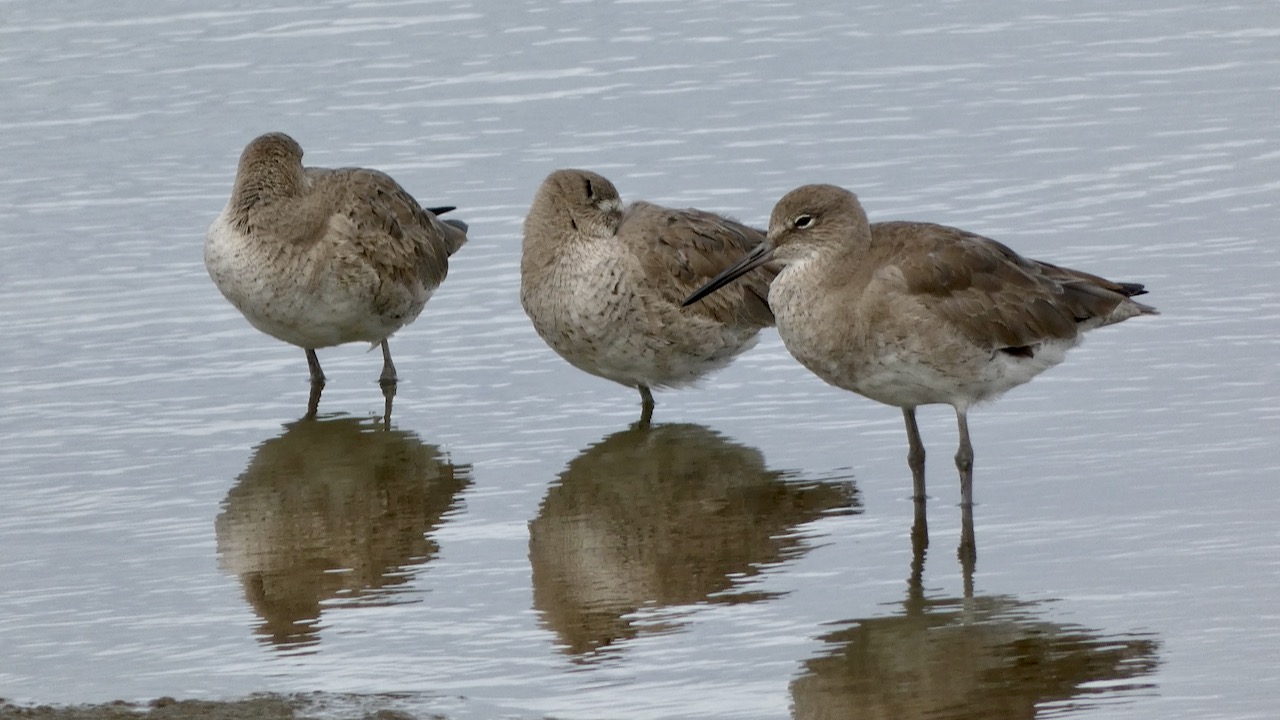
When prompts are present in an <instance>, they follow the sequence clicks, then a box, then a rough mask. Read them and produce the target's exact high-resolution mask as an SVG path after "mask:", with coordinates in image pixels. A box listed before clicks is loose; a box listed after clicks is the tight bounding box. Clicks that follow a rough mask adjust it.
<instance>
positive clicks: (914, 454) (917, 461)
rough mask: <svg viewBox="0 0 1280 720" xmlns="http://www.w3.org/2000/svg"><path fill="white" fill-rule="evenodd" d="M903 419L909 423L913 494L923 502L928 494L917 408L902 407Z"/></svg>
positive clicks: (909, 457)
mask: <svg viewBox="0 0 1280 720" xmlns="http://www.w3.org/2000/svg"><path fill="white" fill-rule="evenodd" d="M902 419H903V420H904V421H906V424H907V466H908V467H910V468H911V489H912V496H913V499H914V500H915V501H916V502H918V503H922V502H924V501H925V500H927V499H928V496H927V495H925V492H924V443H922V442H920V428H919V427H918V426H916V409H915V408H913V407H904V408H902Z"/></svg>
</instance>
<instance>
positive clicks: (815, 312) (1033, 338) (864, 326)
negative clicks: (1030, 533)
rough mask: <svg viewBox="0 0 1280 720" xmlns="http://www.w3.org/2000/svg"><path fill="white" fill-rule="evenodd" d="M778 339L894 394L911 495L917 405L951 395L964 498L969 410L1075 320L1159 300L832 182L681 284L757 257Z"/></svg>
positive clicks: (920, 453) (883, 398)
mask: <svg viewBox="0 0 1280 720" xmlns="http://www.w3.org/2000/svg"><path fill="white" fill-rule="evenodd" d="M770 261H772V262H776V263H781V264H783V265H784V267H783V268H782V270H781V271H780V272H779V274H778V276H777V277H776V278H775V279H774V280H773V283H772V284H771V286H770V289H769V307H770V308H772V310H773V314H774V317H775V318H776V320H777V327H778V334H779V335H780V336H781V337H782V342H783V344H785V345H786V347H787V350H788V351H789V352H790V353H791V355H792V356H794V357H795V358H796V360H798V361H800V364H802V365H804V366H805V367H806V368H808V369H809V370H810V371H812V372H813V373H814V374H816V375H817V376H818V377H820V378H822V379H823V380H825V381H827V382H828V383H830V384H832V385H835V386H836V387H838V388H842V389H844V390H850V391H852V392H855V393H858V394H859V395H862V396H865V397H868V398H870V399H872V400H875V401H877V402H881V403H884V404H886V405H893V406H896V407H899V408H902V415H903V418H904V420H905V421H906V427H907V441H908V444H909V450H908V454H907V462H908V465H909V466H910V468H911V471H912V476H913V481H914V491H915V497H916V499H917V500H920V501H923V500H924V498H925V483H924V461H925V450H924V445H923V444H922V442H921V440H920V431H919V428H918V427H917V426H916V408H917V407H919V406H920V405H928V404H932V403H945V404H947V405H951V406H952V407H953V408H955V412H956V422H957V424H958V425H959V434H960V447H959V450H958V451H957V452H956V455H955V462H956V468H957V470H958V471H959V473H960V494H961V503H962V504H963V505H964V506H966V507H967V506H970V505H972V503H973V445H972V442H971V441H970V438H969V423H968V412H969V408H970V407H972V406H973V405H974V404H976V403H980V402H983V401H986V400H993V399H995V398H997V397H999V396H1000V395H1001V394H1003V393H1004V392H1006V391H1007V390H1010V389H1011V388H1014V387H1017V386H1018V385H1021V384H1023V383H1025V382H1027V381H1029V380H1031V379H1032V378H1034V377H1035V376H1037V375H1039V374H1040V373H1042V372H1044V371H1045V370H1047V369H1049V368H1051V367H1053V366H1054V365H1057V364H1058V363H1060V362H1062V360H1063V358H1064V357H1065V355H1066V352H1067V350H1069V349H1071V348H1072V347H1074V346H1075V345H1076V344H1078V343H1079V342H1080V340H1081V337H1082V336H1083V335H1084V333H1086V332H1088V331H1089V330H1092V329H1094V328H1097V327H1101V326H1103V325H1111V324H1114V323H1118V322H1121V321H1124V320H1127V319H1129V318H1131V317H1135V316H1137V315H1155V314H1157V313H1156V310H1155V308H1153V307H1151V306H1149V305H1145V304H1143V303H1140V302H1137V301H1135V300H1133V299H1132V298H1133V296H1135V295H1141V294H1142V293H1144V292H1145V290H1144V289H1143V286H1142V285H1139V284H1137V283H1122V282H1112V281H1110V280H1106V279H1104V278H1101V277H1098V276H1096V275H1091V274H1089V273H1085V272H1081V271H1078V270H1071V269H1068V268H1064V267H1059V266H1057V265H1051V264H1049V263H1046V262H1039V261H1036V260H1030V259H1027V258H1024V257H1022V256H1021V255H1019V254H1017V253H1016V252H1014V251H1013V250H1011V249H1009V248H1008V247H1006V246H1005V245H1003V244H1001V243H999V242H996V241H995V240H991V239H989V238H985V237H982V236H980V235H975V234H973V233H969V232H965V231H964V230H958V229H956V228H952V227H947V226H944V225H934V224H931V223H918V222H884V223H876V224H874V225H873V224H870V223H868V221H867V215H866V213H865V212H864V211H863V209H862V205H861V203H859V202H858V198H857V196H855V195H854V194H853V193H851V192H849V191H848V190H845V189H843V188H840V187H836V186H833V185H805V186H803V187H799V188H796V189H795V190H792V191H791V192H789V193H787V194H786V195H785V196H784V197H783V198H782V199H781V200H779V201H778V203H777V205H775V206H774V208H773V212H772V214H771V216H770V218H769V231H768V237H767V239H766V241H765V242H764V243H762V244H761V245H759V246H758V247H756V248H755V249H754V250H753V251H751V252H750V253H748V254H746V255H745V256H744V257H742V258H741V259H740V260H739V261H738V262H737V263H736V264H734V265H733V266H732V267H730V268H728V269H726V270H725V271H724V272H722V273H720V274H719V275H718V276H717V277H716V278H715V279H713V280H711V281H710V282H708V283H707V284H706V285H704V286H703V287H701V288H699V289H698V290H697V291H696V292H694V293H693V294H692V295H690V296H689V297H688V298H687V299H686V300H685V301H684V304H685V305H686V306H687V305H690V304H692V303H695V302H697V301H698V300H700V299H702V298H704V297H706V296H707V295H710V294H711V293H713V292H716V291H717V290H718V289H720V288H723V287H725V286H726V285H728V284H729V283H731V282H733V280H734V279H735V278H737V277H738V276H740V275H742V274H743V273H747V272H750V271H751V270H752V269H753V268H756V267H758V266H760V265H761V264H763V263H766V262H770Z"/></svg>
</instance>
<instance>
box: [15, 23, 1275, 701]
mask: <svg viewBox="0 0 1280 720" xmlns="http://www.w3.org/2000/svg"><path fill="white" fill-rule="evenodd" d="M0 69H2V71H0V98H3V101H0V158H2V159H3V162H0V338H3V341H2V343H3V344H2V346H0V347H2V352H3V356H2V357H0V696H3V697H5V698H8V699H10V700H16V701H18V702H23V703H32V702H41V703H56V704H66V703H81V702H104V701H109V700H113V699H126V700H146V699H149V698H154V697H157V696H161V695H171V696H176V697H184V698H186V697H191V698H226V699H233V698H240V697H244V696H247V695H249V694H251V693H254V692H264V691H265V692H281V693H311V692H317V691H318V692H323V693H335V694H336V693H352V694H354V695H355V696H356V697H366V698H368V699H369V704H370V707H375V706H376V707H380V706H395V707H400V708H402V709H405V710H407V711H409V712H411V713H414V714H423V713H428V712H442V713H445V714H447V715H449V716H450V717H454V718H469V717H475V718H487V717H496V716H502V717H520V718H537V717H543V716H555V717H562V718H599V717H610V718H673V717H698V718H784V717H797V718H826V717H829V718H836V717H841V718H843V717H857V716H881V717H883V716H893V717H923V716H926V715H928V716H930V717H1010V718H1024V717H1033V716H1041V717H1081V718H1085V717H1107V718H1153V719H1154V718H1160V719H1162V720H1163V719H1166V718H1182V717H1185V718H1215V717H1222V718H1270V717H1274V712H1275V711H1274V702H1275V699H1274V698H1275V693H1276V691H1277V689H1280V664H1278V663H1277V661H1276V657H1277V649H1278V648H1280V529H1278V527H1280V526H1277V523H1276V517H1277V515H1278V514H1280V492H1278V491H1277V489H1276V484H1275V481H1276V479H1277V475H1278V471H1280V441H1278V440H1277V437H1278V436H1280V375H1278V373H1277V360H1276V357H1277V355H1278V354H1280V353H1278V351H1280V284H1278V283H1277V280H1276V277H1277V271H1278V270H1280V244H1278V243H1277V240H1276V237H1275V233H1276V227H1277V224H1278V223H1277V221H1278V220H1280V213H1278V212H1277V206H1278V204H1280V202H1278V201H1280V138H1278V137H1277V133H1276V117H1277V110H1280V105H1278V104H1277V98H1278V97H1280V93H1278V91H1280V6H1278V5H1276V4H1275V3H1273V2H1264V1H1262V0H1258V1H1257V2H1246V3H1236V4H1226V5H1224V4H1215V3H1208V4H1206V3H1193V2H1176V1H1174V0H1165V1H1161V2H1096V1H1092V0H1085V1H1076V2H1053V1H1049V0H1037V1H1034V2H1025V3H1015V4H1011V3H1007V2H994V1H985V2H965V3H960V2H946V3H936V2H927V3H900V2H895V3H885V4H865V5H863V6H861V7H858V6H852V5H848V4H847V3H843V2H834V1H827V2H821V3H800V2H788V1H786V0H780V1H777V2H768V1H763V0H761V1H757V0H744V1H741V2H735V1H731V0H718V1H715V2H697V1H696V0H681V1H680V2H663V1H660V0H654V1H634V2H609V3H605V2H562V3H556V4H550V3H520V4H516V3H511V4H506V5H503V6H501V7H500V6H499V5H498V4H492V3H466V2H433V1H427V2H394V3H367V2H333V3H298V4H286V3H265V4H264V3H256V4H255V3H250V4H241V3H229V2H219V1H218V0H211V1H210V2H202V3H189V4H184V3H145V2H140V1H139V0H132V1H130V0H123V1H121V2H113V3H75V4H71V3H49V2H45V3H35V2H8V3H4V4H2V5H0ZM269 130H284V131H287V132H289V133H291V134H292V135H294V137H296V138H297V139H298V140H299V141H300V142H301V143H302V145H303V147H304V148H306V150H307V162H308V163H309V164H314V165H320V166H344V165H364V166H371V167H377V168H380V169H382V170H385V171H387V172H389V173H391V174H392V175H393V176H395V177H396V178H397V179H398V180H399V181H400V182H401V183H402V184H403V185H405V186H406V187H407V188H408V189H410V190H411V191H412V192H414V193H415V194H417V195H418V196H419V197H421V198H422V199H423V200H424V202H427V203H430V204H451V205H457V206H458V208H459V209H458V210H457V213H456V214H457V216H458V217H460V218H463V219H465V220H466V221H467V222H468V223H470V225H471V237H472V240H471V242H470V243H469V244H468V245H467V246H466V247H465V248H464V249H463V250H462V251H461V252H460V253H459V255H457V256H456V257H455V262H454V264H453V267H452V268H451V270H450V275H449V279H448V280H447V282H446V283H445V284H444V285H443V287H442V288H441V289H440V291H439V292H438V293H437V294H436V296H435V297H434V298H433V299H432V301H431V303H430V304H429V305H428V307H427V310H426V312H425V313H424V314H423V316H422V317H421V318H420V319H419V320H418V321H417V322H416V323H415V324H414V325H412V326H410V327H408V328H406V329H405V330H403V331H402V332H401V333H399V334H398V335H397V336H396V337H395V338H394V339H393V341H392V349H393V351H394V353H395V358H396V364H397V367H398V369H399V373H400V377H401V382H400V387H399V395H398V397H397V398H396V405H395V411H394V415H393V417H392V421H391V427H390V429H389V431H383V429H382V427H381V424H380V422H379V417H380V416H381V413H382V405H383V403H382V397H381V394H380V393H379V391H378V387H377V384H376V378H377V373H378V370H379V365H380V358H378V356H377V353H367V352H366V351H365V349H364V348H362V347H357V346H347V347H343V348H337V349H331V350H327V351H322V352H321V359H322V361H323V362H324V367H325V370H326V372H327V374H328V375H329V378H330V381H329V385H328V387H327V388H326V390H325V396H324V398H323V400H322V402H321V406H320V409H321V419H320V421H319V422H315V423H300V422H298V419H299V418H300V417H301V416H302V415H303V413H304V412H305V408H306V402H307V382H306V379H307V373H306V363H305V360H304V358H303V354H302V353H301V352H300V351H299V350H298V349H297V348H293V347H289V346H286V345H283V344H281V343H278V342H276V341H274V340H272V339H271V338H268V337H266V336H264V335H261V334H259V333H257V332H256V331H254V330H253V329H252V328H251V327H250V326H249V325H248V323H246V322H245V321H244V320H243V319H242V318H241V317H240V316H239V314H238V313H237V312H236V311H235V310H234V309H233V308H232V307H231V306H230V305H228V304H227V303H226V302H225V301H224V300H223V299H222V297H221V296H220V295H219V294H218V292H217V290H216V289H215V288H214V287H213V285H212V283H210V281H209V279H208V277H207V276H206V274H205V271H204V268H203V265H202V262H201V243H202V237H203V232H204V229H205V228H206V227H207V226H208V224H209V222H210V221H211V220H212V219H213V217H214V216H215V215H216V214H217V213H218V211H219V210H220V209H221V207H222V204H223V203H224V202H225V200H226V197H227V194H228V193H229V190H230V184H231V179H232V177H233V175H234V169H235V162H236V158H237V157H238V155H239V152H240V150H241V149H242V148H243V146H244V144H245V143H246V142H248V140H250V139H251V138H252V137H254V136H255V135H257V134H259V133H261V132H265V131H269ZM569 166H577V167H588V168H591V169H594V170H597V171H599V172H601V173H603V174H605V175H607V176H609V177H610V178H611V179H613V180H614V182H615V183H616V184H617V185H618V187H619V189H620V190H621V192H622V194H623V196H624V199H627V198H630V199H640V198H644V199H648V200H653V201H658V202H664V203H668V204H673V205H679V206H698V207H704V208H707V209H711V210H716V211H719V212H725V213H730V214H733V215H735V216H737V217H739V218H740V219H743V220H745V221H748V222H752V223H756V224H762V223H764V222H765V221H766V220H767V217H768V212H769V209H770V207H771V206H772V204H773V202H774V201H775V200H776V199H777V198H778V197H780V196H781V195H782V194H783V193H784V192H785V191H786V190H788V189H790V188H791V187H794V186H795V185H799V184H802V183H805V182H815V181H825V182H835V183H838V184H841V185H845V186H847V187H850V188H851V189H854V190H856V191H857V192H858V193H859V195H860V196H861V198H862V200H863V203H864V204H865V206H866V207H867V209H868V212H869V213H870V215H871V217H872V220H884V219H891V218H901V219H918V220H929V221H935V222H943V223H947V224H952V225H958V226H961V227H964V228H966V229H969V230H973V231H976V232H980V233H983V234H986V235H989V236H992V237H996V238H999V239H1001V240H1004V241H1005V242H1007V243H1009V244H1010V245H1012V246H1014V247H1015V248H1016V249H1018V250H1019V251H1021V252H1023V253H1025V254H1027V255H1029V256H1032V257H1036V258H1041V259H1044V260H1049V261H1053V262H1057V263H1062V264H1067V265H1073V266H1077V267H1081V268H1082V269H1087V270H1091V271H1094V272H1098V273H1102V274H1105V275H1107V276H1110V277H1114V278H1116V279H1121V280H1132V281H1140V282H1144V283H1147V285H1148V287H1149V289H1150V290H1151V294H1150V295H1149V296H1147V298H1144V299H1150V301H1151V302H1152V303H1153V304H1155V305H1157V306H1158V307H1159V308H1160V310H1161V311H1162V313H1163V314H1162V315H1160V316H1158V317H1154V318H1138V319H1135V320H1133V321H1130V322H1126V323H1124V324H1123V325H1120V326H1116V327H1112V328H1107V329H1104V330H1100V331H1098V332H1095V333H1093V334H1091V336H1090V338H1089V340H1088V341H1087V342H1086V343H1085V344H1084V345H1083V346H1082V347H1081V348H1079V349H1078V350H1076V351H1074V352H1073V353H1072V355H1071V356H1070V357H1069V358H1068V360H1067V362H1066V363H1065V364H1064V365H1063V366H1061V367H1059V368H1057V369H1055V370H1053V371H1051V372H1049V373H1047V374H1046V375H1044V376H1042V377H1040V378H1038V379H1037V380H1036V381H1035V382H1033V383H1031V384H1030V385H1028V386H1026V387H1023V388H1020V389H1018V390H1015V391H1014V392H1012V393H1010V394H1009V395H1008V396H1007V397H1005V398H1004V399H1002V400H1001V401H1000V402H998V403H996V404H995V405H993V406H991V407H987V408H983V409H980V410H978V411H976V412H975V413H973V414H972V415H971V428H972V431H973V435H974V443H975V448H976V453H977V461H976V468H977V469H976V481H975V492H976V498H977V500H978V503H979V504H978V506H977V507H976V508H975V511H974V522H975V527H976V539H977V547H978V559H977V564H976V568H972V569H969V568H966V567H965V566H964V565H962V564H961V563H960V562H959V561H958V560H957V556H956V553H955V546H956V543H957V541H958V539H959V537H960V530H961V528H960V523H961V518H960V513H959V511H958V508H957V507H956V502H957V501H958V488H957V483H956V480H955V477H954V468H953V467H952V466H951V461H950V455H951V454H952V452H953V449H954V443H955V429H954V420H953V418H952V415H951V413H950V411H949V409H947V408H945V407H942V408H927V409H925V410H924V411H922V413H921V429H922V432H923V434H924V437H925V442H926V445H927V446H928V447H929V448H930V451H931V455H930V466H929V468H930V490H931V494H932V496H933V499H932V502H931V503H930V506H929V523H930V527H929V529H930V537H931V542H930V544H929V547H928V549H927V551H925V550H924V549H923V548H922V547H921V546H920V545H918V544H913V542H912V533H911V527H912V521H913V504H912V503H911V501H910V499H909V497H908V496H909V493H910V482H909V477H910V475H909V472H908V470H907V468H906V463H905V453H906V447H905V446H906V442H905V437H904V434H903V431H902V428H901V416H900V414H899V413H898V412H897V411H896V410H895V409H893V408H888V407H883V406H879V405H876V404H874V403H872V402H870V401H867V400H864V399H861V398H858V397H855V396H853V395H851V394H849V393H845V392H842V391H839V390H836V389H834V388H831V387H828V386H826V385H824V384H823V383H821V382H820V381H818V380H817V379H816V378H814V377H812V376H811V375H809V374H808V373H807V372H806V371H804V370H803V369H802V368H800V367H799V366H798V365H796V364H795V363H794V362H793V361H792V360H791V359H790V357H789V356H788V355H787V354H786V352H785V350H784V349H783V348H782V345H781V343H780V341H779V340H778V338H777V335H776V334H775V333H773V332H772V331H770V332H768V333H767V334H766V335H765V337H764V339H763V340H762V342H761V343H760V345H759V346H758V348H757V349H756V350H754V351H752V352H751V353H750V354H748V355H747V356H745V357H744V358H743V359H741V360H740V361H739V362H738V363H736V364H735V365H734V366H733V367H731V368H729V369H728V370H727V371H725V372H723V373H721V374H719V375H717V376H715V377H714V378H713V379H711V380H710V381H708V382H707V383H705V384H704V385H703V386H702V387H701V388H699V389H694V390H688V391H682V392H673V393H663V394H659V396H658V403H659V404H658V408H657V413H656V417H655V423H656V425H655V427H654V428H651V429H650V430H649V431H647V432H646V431H643V430H640V429H633V428H630V425H631V423H632V422H633V420H634V419H635V418H636V416H637V415H638V403H637V398H636V396H635V393H634V391H631V390H627V389H625V388H621V387H617V386H614V385H611V384H609V383H607V382H605V381H603V380H599V379H597V378H594V377H591V376H588V375H585V374H583V373H580V372H578V371H576V370H574V369H573V368H571V367H570V366H568V365H567V364H566V363H564V362H563V361H561V360H560V359H559V358H558V357H556V356H555V355H554V354H553V353H552V352H551V351H550V350H549V349H547V348H546V347H545V346H544V345H543V344H542V343H541V341H540V340H539V339H538V338H537V336H536V335H535V334H534V332H533V330H532V328H531V326H530V325H529V323H528V321H527V320H526V319H525V317H524V315H523V313H522V312H521V310H520V307H519V301H518V293H517V288H518V284H519V277H518V260H519V245H520V222H521V220H522V218H523V215H524V211H525V209H526V208H527V206H528V203H529V200H530V199H531V197H532V194H533V191H534V189H535V188H536V187H537V184H538V183H539V182H540V181H541V179H542V178H543V177H544V176H545V175H546V174H547V173H548V172H549V171H551V170H552V169H555V168H557V167H569Z"/></svg>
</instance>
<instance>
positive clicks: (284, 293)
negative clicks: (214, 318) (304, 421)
mask: <svg viewBox="0 0 1280 720" xmlns="http://www.w3.org/2000/svg"><path fill="white" fill-rule="evenodd" d="M327 249H328V248H327V247H326V246H324V245H322V244H319V243H317V244H316V245H314V246H312V247H311V248H308V249H306V250H305V251H299V250H298V249H297V248H289V247H281V246H279V245H267V244H263V243H257V242H253V241H252V239H251V238H249V237H247V236H245V234H243V233H241V232H240V231H238V230H237V229H236V228H234V227H233V226H232V225H231V223H229V222H228V211H227V210H225V209H224V210H223V212H222V214H221V215H219V216H218V218H217V220H215V221H214V223H213V225H211V226H210V228H209V231H208V233H207V234H206V236H205V245H204V259H205V267H206V269H207V270H208V271H209V277H211V278H212V279H213V282H214V284H215V285H217V287H218V290H219V291H221V292H222V294H223V295H224V296H225V297H226V298H227V300H229V301H231V304H233V305H235V306H236V308H237V309H238V310H239V311H240V312H241V313H242V314H243V315H244V316H245V318H246V319H247V320H248V321H249V322H250V323H251V324H252V325H253V326H254V327H255V328H257V329H259V330H261V331H262V332H264V333H266V334H268V335H270V336H272V337H274V338H277V339H279V340H282V341H284V342H287V343H291V344H293V345H297V346H299V347H303V348H323V347H331V346H334V345H341V344H343V343H349V342H369V343H377V342H380V341H381V340H383V339H385V338H387V337H389V336H390V335H391V334H392V333H393V332H395V331H396V330H397V329H399V328H400V327H401V326H402V325H404V324H406V323H407V322H410V321H412V320H413V317H412V316H410V317H407V318H405V317H404V316H403V313H401V314H400V315H397V314H396V313H395V312H391V313H387V312H383V311H382V310H381V309H379V308H377V307H376V306H375V303H374V291H375V289H376V288H377V283H378V278H377V277H376V275H375V274H374V273H373V270H372V268H366V267H363V266H362V265H360V264H358V263H344V262H341V261H340V259H339V258H334V257H329V256H325V255H324V254H323V253H324V251H326V250H327ZM418 309H419V310H420V309H421V307H420V306H419V308H418ZM416 314H417V313H416V312H414V313H412V315H414V316H416Z"/></svg>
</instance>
